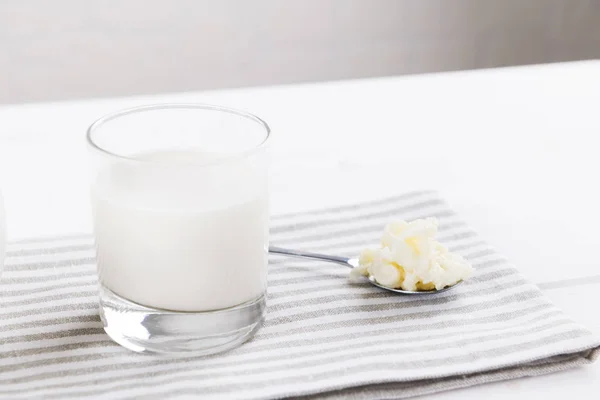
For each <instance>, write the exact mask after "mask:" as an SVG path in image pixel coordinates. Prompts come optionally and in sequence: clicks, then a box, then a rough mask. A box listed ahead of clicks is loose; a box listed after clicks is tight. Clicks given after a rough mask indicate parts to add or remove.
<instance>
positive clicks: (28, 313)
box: [0, 301, 98, 331]
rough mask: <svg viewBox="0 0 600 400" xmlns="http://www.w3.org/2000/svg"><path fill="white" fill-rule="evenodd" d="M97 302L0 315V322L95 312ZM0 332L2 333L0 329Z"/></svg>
mask: <svg viewBox="0 0 600 400" xmlns="http://www.w3.org/2000/svg"><path fill="white" fill-rule="evenodd" d="M97 309H98V302H97V301H96V302H94V303H72V304H64V305H60V306H49V307H40V308H37V309H34V310H23V311H13V312H9V313H6V314H0V318H2V321H3V322H5V321H8V320H11V319H14V318H21V317H27V316H34V315H44V314H51V313H56V312H70V311H82V310H97ZM0 331H2V330H1V329H0Z"/></svg>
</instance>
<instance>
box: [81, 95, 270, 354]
mask: <svg viewBox="0 0 600 400" xmlns="http://www.w3.org/2000/svg"><path fill="white" fill-rule="evenodd" d="M269 137H270V130H269V127H268V125H267V124H266V123H265V122H264V121H262V120H261V119H260V118H258V117H256V116H254V115H252V114H249V113H246V112H242V111H237V110H233V109H229V108H224V107H218V106H210V105H200V104H164V105H150V106H143V107H138V108H133V109H128V110H124V111H119V112H116V113H114V114H111V115H108V116H105V117H103V118H101V119H99V120H98V121H96V122H94V123H93V124H92V125H91V126H90V128H89V129H88V131H87V141H88V145H89V148H90V153H91V159H92V177H91V198H92V210H93V222H94V236H95V244H96V253H97V264H98V278H99V283H100V316H101V318H102V322H103V324H104V330H105V331H106V333H107V334H108V335H109V336H110V337H111V338H112V339H113V340H114V341H115V342H117V343H119V344H121V345H123V346H124V347H126V348H128V349H130V350H134V351H138V352H162V353H180V352H185V353H189V352H194V353H196V354H211V353H216V352H220V351H224V350H227V349H230V348H233V347H235V346H238V345H239V344H241V343H243V342H244V341H246V340H248V339H249V338H251V337H252V336H253V334H254V333H255V332H256V331H257V330H258V328H259V327H260V325H261V323H262V321H263V318H264V313H265V306H266V302H265V293H266V288H267V263H268V259H267V258H268V233H269V228H268V226H269V207H268V155H267V145H268V142H269Z"/></svg>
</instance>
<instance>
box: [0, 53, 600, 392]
mask: <svg viewBox="0 0 600 400" xmlns="http://www.w3.org/2000/svg"><path fill="white" fill-rule="evenodd" d="M198 73H201V71H198ZM159 102H204V103H214V104H220V105H225V106H230V107H236V108H241V109H246V110H248V111H251V112H253V113H255V114H257V115H259V116H261V117H263V118H264V119H265V120H266V121H267V122H268V123H269V124H270V125H271V127H272V130H273V132H274V139H273V142H272V144H273V147H272V148H273V176H272V183H273V194H272V199H273V212H274V213H280V212H288V211H298V210H302V209H311V208H319V207H323V206H331V205H338V204H343V203H352V202H355V201H359V200H368V199H370V198H376V197H382V196H388V195H394V194H398V193H400V192H403V191H407V190H411V189H417V188H418V189H421V188H433V189H438V190H439V191H441V192H442V193H443V194H444V195H445V196H446V198H447V199H448V201H449V202H450V203H451V204H452V205H453V207H454V208H455V209H456V210H457V211H459V212H460V213H461V214H462V215H463V216H464V218H465V219H466V220H467V221H468V222H469V223H470V224H471V225H472V226H473V227H474V228H475V229H477V230H478V231H479V232H481V233H482V235H483V236H484V237H485V238H486V239H487V240H488V241H489V242H491V243H492V244H493V245H495V247H497V248H498V249H499V250H500V251H501V252H502V253H504V254H505V255H506V256H507V257H508V258H509V259H511V260H512V261H513V262H514V263H515V264H516V265H517V266H518V267H519V268H520V270H521V271H522V272H523V273H524V274H525V275H527V276H528V277H529V278H530V279H531V280H533V281H534V282H536V283H540V286H541V287H542V288H543V289H544V291H545V292H546V293H547V295H548V296H549V297H550V298H552V300H553V301H554V302H555V303H556V304H557V305H558V306H560V307H562V308H563V309H564V310H565V311H566V312H567V313H569V314H570V315H571V316H572V317H573V318H574V319H575V320H577V321H579V322H581V323H582V324H584V325H586V326H587V327H588V328H590V329H592V330H593V331H594V332H595V333H596V334H597V335H598V336H600V313H598V312H597V311H596V310H595V306H596V304H597V303H598V301H600V269H599V265H600V257H599V256H598V245H597V243H598V238H599V236H600V235H599V234H598V231H599V229H598V227H599V226H600V207H599V206H600V186H599V183H598V172H600V157H598V152H599V151H598V149H599V147H598V145H599V144H600V114H599V112H598V109H599V105H600V61H588V62H577V63H565V64H553V65H545V66H530V67H517V68H505V69H494V70H482V71H476V72H473V71H468V72H458V73H444V74H433V75H422V76H407V77H392V78H377V79H365V80H356V81H342V82H327V83H315V84H303V85H289V86H277V87H264V88H263V87H261V88H249V89H239V90H224V91H212V92H202V93H177V94H167V95H156V96H141V97H129V98H116V99H115V98H113V99H92V100H80V101H71V102H60V103H43V104H27V105H7V106H1V107H0V186H1V187H2V190H3V192H4V197H5V206H6V211H7V214H8V217H7V225H8V237H9V240H15V239H18V238H24V237H31V236H45V235H55V234H68V233H77V232H89V231H90V218H89V205H88V192H87V178H88V176H87V159H86V156H87V154H86V148H85V141H84V133H85V129H86V128H87V126H88V125H89V124H90V123H91V122H92V121H93V120H95V119H96V118H98V117H99V116H101V115H103V114H105V113H108V112H111V111H115V110H118V109H120V108H124V107H130V106H136V105H142V104H149V103H159ZM7 261H8V262H10V259H9V260H7ZM567 279H568V280H570V281H565V280H567ZM594 392H595V393H598V392H600V365H593V366H590V367H586V368H580V369H577V370H572V371H568V372H564V373H560V374H555V375H550V376H544V377H537V378H527V379H520V380H515V381H509V382H502V383H496V384H492V385H485V386H480V387H475V388H469V389H464V390H456V391H452V392H446V393H441V394H437V395H432V396H427V397H428V398H432V399H479V398H481V397H482V396H484V395H485V396H486V398H487V399H490V400H491V399H500V398H506V397H509V396H510V397H511V398H516V399H519V398H523V399H525V398H531V396H533V395H534V394H544V395H545V396H546V398H547V399H563V398H565V397H566V396H571V397H572V396H581V397H583V398H590V396H591V393H594Z"/></svg>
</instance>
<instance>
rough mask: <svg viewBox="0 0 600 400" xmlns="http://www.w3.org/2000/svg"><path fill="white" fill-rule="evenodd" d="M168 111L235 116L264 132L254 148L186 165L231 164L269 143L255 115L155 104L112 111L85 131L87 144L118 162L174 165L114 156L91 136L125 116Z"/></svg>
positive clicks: (267, 132) (266, 129)
mask: <svg viewBox="0 0 600 400" xmlns="http://www.w3.org/2000/svg"><path fill="white" fill-rule="evenodd" d="M169 109H188V110H194V109H196V110H205V111H216V112H222V113H227V114H232V115H237V116H239V117H243V118H245V119H247V120H248V121H252V122H255V123H257V124H258V125H260V126H261V127H262V128H263V130H264V132H265V137H264V139H263V140H262V141H261V142H260V143H258V144H257V145H256V146H254V147H251V148H249V149H247V150H244V151H240V152H239V153H233V154H231V155H227V156H225V157H222V158H219V159H217V160H211V161H207V162H199V163H186V164H187V165H199V166H209V165H218V164H226V163H227V162H231V161H232V160H235V159H240V158H244V157H247V156H250V155H252V154H253V153H255V152H258V151H259V150H261V149H264V148H266V147H267V142H269V139H270V138H271V128H270V127H269V125H268V124H267V123H266V122H265V121H264V120H263V119H261V118H260V117H257V116H256V115H254V114H252V113H249V112H247V111H243V110H238V109H235V108H230V107H224V106H217V105H212V104H204V103H157V104H147V105H142V106H136V107H130V108H125V109H121V110H118V111H114V112H112V113H109V114H106V115H104V116H102V117H100V118H98V119H97V120H96V121H94V122H93V123H92V124H91V125H90V126H89V127H88V128H87V130H86V135H85V136H86V141H87V144H88V146H89V147H91V148H92V149H93V150H96V151H99V152H100V153H102V154H104V155H106V156H109V157H113V158H118V159H120V160H125V161H127V162H134V163H147V164H166V165H176V164H174V163H165V162H164V161H163V162H161V161H155V160H147V159H141V158H138V157H135V156H124V155H120V154H116V153H113V152H112V151H110V150H107V149H105V148H103V147H101V146H99V145H98V144H97V143H96V142H95V141H94V139H92V135H93V134H94V132H95V131H96V130H97V129H99V128H100V127H102V126H104V125H105V124H106V123H108V122H110V121H113V120H116V119H118V118H120V117H124V116H126V115H131V114H135V113H139V112H144V111H152V110H169Z"/></svg>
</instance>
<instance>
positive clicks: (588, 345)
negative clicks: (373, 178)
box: [0, 192, 600, 399]
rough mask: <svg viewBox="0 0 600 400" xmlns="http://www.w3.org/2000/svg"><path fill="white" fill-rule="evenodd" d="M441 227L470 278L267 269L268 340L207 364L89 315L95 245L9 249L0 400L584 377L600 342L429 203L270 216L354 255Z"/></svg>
mask: <svg viewBox="0 0 600 400" xmlns="http://www.w3.org/2000/svg"><path fill="white" fill-rule="evenodd" d="M427 216H436V217H437V218H439V220H440V240H441V241H442V242H443V243H446V244H448V245H449V247H450V248H451V249H452V250H454V251H457V252H460V253H461V254H463V255H464V256H465V257H466V258H468V259H469V260H470V261H471V262H472V263H473V264H474V266H475V268H476V273H475V276H474V277H473V278H472V279H470V280H469V281H468V282H466V283H465V284H463V285H461V286H460V287H457V288H456V289H454V290H451V291H448V292H444V293H440V294H437V295H435V296H430V297H414V296H398V295H393V294H390V293H388V292H385V291H382V290H379V289H377V288H375V287H372V286H370V285H368V284H362V285H361V284H359V285H356V284H350V283H349V282H348V270H347V269H346V268H343V267H340V266H337V265H333V264H326V263H320V262H314V261H299V260H297V259H286V258H281V257H272V259H271V265H270V270H269V285H270V286H269V296H268V301H269V308H268V316H267V320H266V322H265V325H264V327H263V328H262V329H261V330H260V331H259V333H258V334H257V336H256V337H255V338H254V339H253V340H252V341H250V342H249V343H246V344H245V345H243V346H241V347H239V348H237V349H235V350H233V351H230V352H228V353H226V354H221V355H217V356H212V357H191V356H187V357H186V356H183V357H179V358H169V357H165V356H153V355H143V354H135V353H132V352H129V351H127V350H125V349H123V348H121V347H119V346H118V345H116V344H114V343H113V342H111V341H110V340H109V339H108V337H107V336H106V335H105V334H104V332H103V330H102V326H101V323H100V320H99V318H98V312H97V289H96V284H97V281H96V275H95V266H94V251H93V246H92V238H91V236H72V237H61V238H52V239H41V240H40V239H38V240H29V241H23V242H19V243H15V244H11V245H10V246H9V249H8V250H9V251H8V258H7V266H6V271H5V272H4V275H3V277H2V284H1V285H0V287H1V292H0V293H1V294H0V302H1V308H0V315H1V316H0V321H1V322H2V323H1V324H0V344H1V345H0V398H15V399H18V398H28V399H29V398H42V397H43V398H47V399H52V398H69V397H74V398H111V399H117V398H131V397H150V398H166V397H168V398H177V397H194V396H205V397H207V398H211V399H212V398H226V399H232V398H246V399H265V398H281V397H286V396H307V397H308V398H310V397H313V396H314V397H319V398H332V399H333V398H340V399H346V398H354V399H374V398H402V397H409V396H414V395H420V394H424V393H431V392H436V391H442V390H448V389H453V388H458V387H465V386H470V385H476V384H481V383H485V382H492V381H498V380H505V379H511V378H517V377H521V376H531V375H540V374H546V373H549V372H554V371H559V370H563V369H566V368H571V367H574V366H577V365H582V364H587V363H590V362H591V361H593V360H594V359H595V358H596V357H597V355H598V350H599V347H598V346H599V344H600V343H599V342H598V341H597V340H596V339H594V338H593V337H592V336H591V334H590V333H589V332H588V331H587V330H585V329H584V328H582V327H581V326H579V325H577V324H575V323H573V322H572V321H571V320H570V319H569V318H568V317H567V316H566V315H565V314H564V313H563V312H561V310H559V309H557V308H556V307H555V306H553V305H552V303H551V302H550V301H549V300H548V299H547V298H546V297H545V296H544V295H543V294H542V292H540V290H539V289H538V288H537V287H536V286H535V285H533V284H531V283H529V282H527V281H526V280H525V279H523V277H522V276H521V275H520V274H519V273H518V272H517V270H516V269H515V268H514V267H513V266H512V265H510V264H509V263H508V262H507V261H506V260H505V259H504V258H502V257H501V256H500V255H498V254H497V253H496V252H495V251H494V250H492V249H491V248H490V247H489V246H488V245H486V244H485V242H483V241H482V240H481V238H480V237H478V236H477V234H475V233H474V232H473V231H472V230H470V229H468V228H467V227H466V226H465V224H464V223H463V222H462V221H461V220H460V219H459V218H458V217H457V216H456V214H455V213H454V212H452V211H451V210H450V209H449V208H448V206H447V205H446V204H445V203H444V202H443V201H442V200H441V199H440V198H439V197H438V196H437V195H436V194H435V193H431V192H415V193H410V194H406V195H402V196H399V197H394V198H388V199H385V200H380V201H375V202H370V203H366V204H357V205H352V206H345V207H340V208H336V209H327V210H321V211H314V212H306V213H299V214H293V215H284V216H279V217H275V218H273V221H272V231H271V232H272V239H273V243H274V244H277V245H279V246H289V247H293V248H299V249H306V250H314V251H321V252H328V253H332V254H340V255H355V254H357V253H358V252H359V251H360V250H361V249H362V248H363V247H364V246H365V245H367V244H372V243H375V242H376V241H377V240H378V238H379V236H380V234H381V231H382V228H383V225H384V224H385V223H386V222H387V221H389V220H390V219H393V218H403V219H409V220H410V219H414V218H421V217H427Z"/></svg>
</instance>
